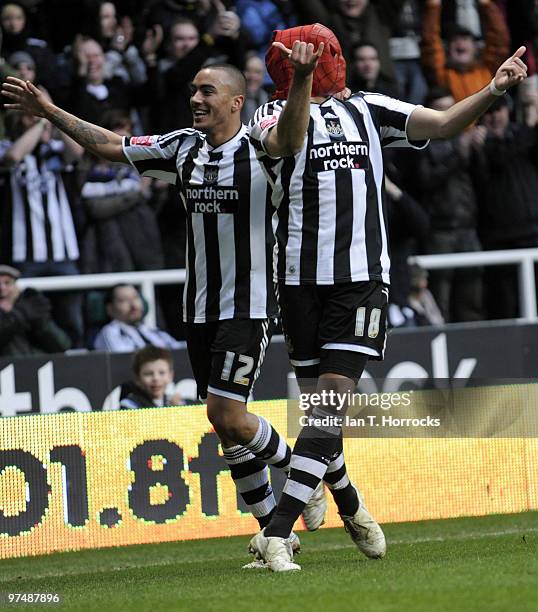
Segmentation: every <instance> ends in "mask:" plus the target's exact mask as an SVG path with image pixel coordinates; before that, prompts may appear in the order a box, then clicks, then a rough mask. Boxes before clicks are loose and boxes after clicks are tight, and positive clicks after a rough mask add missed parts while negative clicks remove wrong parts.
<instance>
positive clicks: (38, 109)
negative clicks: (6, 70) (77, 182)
mask: <svg viewBox="0 0 538 612" xmlns="http://www.w3.org/2000/svg"><path fill="white" fill-rule="evenodd" d="M2 94H3V95H4V96H5V97H6V98H9V100H11V102H10V103H9V104H5V108H7V109H13V110H18V111H22V112H25V113H28V114H30V115H35V116H36V117H44V118H45V119H48V120H49V121H50V122H51V123H52V124H53V125H55V126H56V127H57V128H58V129H59V130H61V131H62V132H64V133H65V134H67V135H68V136H70V137H71V138H72V139H73V140H74V141H75V142H78V144H79V145H81V146H82V147H84V148H85V149H86V150H87V151H90V152H91V153H93V154H94V155H98V156H99V157H103V158H104V159H107V160H109V161H113V162H125V163H128V161H127V158H126V157H125V154H124V153H123V148H122V138H121V136H119V135H118V134H115V133H114V132H111V131H110V130H105V129H104V128H102V127H99V126H98V125H94V124H92V123H88V122H87V121H83V120H82V119H79V118H78V117H75V115H71V114H70V113H68V112H66V111H64V110H63V109H61V108H59V107H58V106H56V105H55V104H53V103H52V102H51V101H50V100H48V99H47V97H46V96H45V95H44V94H43V92H42V91H41V90H40V89H38V88H37V87H36V86H35V85H33V84H32V83H30V81H22V80H21V79H18V78H16V77H7V78H6V80H5V81H4V83H3V84H2Z"/></svg>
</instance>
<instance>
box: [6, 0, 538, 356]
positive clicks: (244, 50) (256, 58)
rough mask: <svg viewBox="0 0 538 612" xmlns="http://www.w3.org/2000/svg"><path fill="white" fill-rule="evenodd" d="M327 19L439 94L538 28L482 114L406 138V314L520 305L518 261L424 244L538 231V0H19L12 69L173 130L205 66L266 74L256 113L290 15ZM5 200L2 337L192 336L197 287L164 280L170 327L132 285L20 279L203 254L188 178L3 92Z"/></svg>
mask: <svg viewBox="0 0 538 612" xmlns="http://www.w3.org/2000/svg"><path fill="white" fill-rule="evenodd" d="M316 21H317V22H321V23H323V24H325V25H327V26H329V27H330V28H332V29H333V30H334V32H335V33H336V35H337V36H338V38H339V40H340V41H341V44H342V47H343V49H344V53H345V55H346V58H347V65H348V78H347V82H348V85H349V87H350V89H351V90H352V91H358V90H368V91H374V92H378V93H382V94H386V95H390V96H394V97H398V98H400V99H402V100H406V101H409V102H412V103H415V104H425V105H427V106H430V107H432V108H436V109H445V108H448V107H449V106H450V105H452V104H454V102H455V101H458V100H461V99H462V98H464V97H466V96H468V95H470V94H471V93H473V92H475V91H477V90H478V89H480V88H482V87H483V86H485V85H487V84H488V83H489V81H490V80H491V78H492V75H493V74H494V72H495V70H496V69H497V67H498V66H499V65H500V63H501V62H502V61H504V60H505V59H506V58H507V57H508V56H509V54H510V53H512V52H514V50H515V49H517V48H518V47H519V46H520V45H522V44H524V45H526V47H527V52H526V54H525V56H524V58H523V59H524V60H525V62H526V63H527V65H528V67H529V75H530V76H529V78H528V79H527V80H526V81H525V82H524V83H522V84H521V86H520V87H519V88H518V89H517V91H515V92H514V93H513V95H511V96H508V95H507V96H504V97H502V98H499V100H498V101H497V102H496V103H495V104H494V105H493V106H492V107H491V108H490V110H489V111H488V112H487V113H486V114H485V116H484V117H483V119H482V120H481V121H480V122H479V123H478V124H476V125H474V126H472V127H470V128H469V129H468V130H466V131H465V132H464V133H463V134H461V135H460V136H457V137H455V138H452V139H450V140H444V141H438V142H432V143H431V144H430V146H429V147H428V148H426V149H424V150H423V151H410V150H408V149H407V150H405V151H403V152H402V151H397V150H394V149H391V150H390V152H389V153H388V154H387V155H386V174H387V203H386V204H387V213H388V215H389V222H390V240H391V248H392V257H393V274H392V277H393V286H392V288H391V297H390V302H391V309H390V315H389V316H390V323H391V325H392V326H394V327H399V326H418V325H428V324H437V323H443V322H460V321H477V320H482V319H497V318H511V317H515V316H517V315H518V312H519V304H518V291H517V274H516V270H515V268H514V267H510V266H505V267H501V268H498V267H495V268H485V269H469V268H467V269H460V270H447V271H439V272H435V273H431V274H430V275H429V277H428V275H427V274H426V273H425V272H424V271H421V270H420V269H416V268H415V269H414V268H410V267H409V266H408V264H407V258H408V257H409V256H410V255H412V254H419V253H426V254H427V253H453V252H461V251H480V250H493V249H512V248H525V247H538V157H537V153H538V147H537V144H538V143H537V129H538V128H537V127H536V125H537V123H538V75H537V74H536V71H537V65H536V64H537V62H536V54H535V51H536V50H537V49H538V2H536V1H535V0H518V1H510V2H508V0H143V1H142V0H116V1H115V2H103V1H96V0H78V1H77V2H73V0H14V1H10V0H4V1H2V2H1V3H0V78H2V79H4V78H5V77H6V76H8V75H15V76H20V77H21V78H24V79H29V80H30V81H32V82H33V83H35V84H36V85H38V86H39V87H40V88H42V89H43V90H44V91H46V92H47V94H48V95H49V96H50V97H51V99H52V100H53V101H54V102H55V103H57V104H58V105H59V106H61V107H62V108H65V109H66V110H68V111H70V112H72V113H74V114H75V115H77V116H80V117H82V118H83V119H85V120H88V121H90V122H93V123H97V124H99V125H102V126H104V127H107V128H108V129H110V130H112V131H115V132H117V133H118V134H121V135H140V134H160V133H165V132H168V131H172V130H175V129H178V128H183V127H190V126H191V111H190V106H189V97H190V82H191V80H192V78H193V77H194V75H195V74H196V72H197V71H198V70H199V69H200V68H201V67H203V66H205V65H209V64H211V63H215V62H222V61H226V62H229V63H231V64H233V65H235V66H237V67H238V68H239V69H240V70H242V71H244V74H245V76H246V79H247V84H248V93H247V98H246V102H245V105H244V108H243V113H242V118H243V120H244V121H245V122H248V121H249V119H250V118H251V117H252V115H253V113H254V111H255V109H256V108H257V107H258V106H260V105H261V104H263V103H265V102H266V101H267V100H268V99H270V96H271V93H272V89H271V81H270V79H269V77H268V76H267V73H266V71H265V64H264V55H265V52H266V50H267V48H268V45H269V44H270V40H271V36H272V32H273V30H275V29H282V28H287V27H292V26H295V25H298V24H304V23H313V22H316ZM0 202H1V204H0V264H1V265H0V345H1V346H0V354H25V353H28V352H35V351H36V350H41V351H57V350H65V349H66V348H69V347H74V348H81V347H86V348H96V349H100V350H134V349H137V348H140V347H141V346H144V345H145V344H155V345H157V346H160V347H162V348H174V347H176V346H179V345H180V342H178V341H180V340H182V329H181V324H180V304H181V289H180V287H179V286H178V287H165V288H162V290H160V292H159V298H160V307H159V324H160V326H161V327H162V329H149V328H147V327H146V326H144V325H143V324H142V323H141V322H142V320H143V301H142V299H141V296H140V294H139V293H138V290H137V288H135V287H132V286H131V285H122V286H120V287H118V288H115V290H114V291H111V292H109V293H108V294H107V296H103V295H101V296H100V298H99V299H100V300H101V304H100V306H97V307H96V306H95V304H94V303H93V305H92V304H91V303H89V302H91V300H89V299H88V297H87V296H83V295H82V294H81V293H77V292H62V293H51V294H50V296H49V298H46V297H44V296H42V295H41V294H39V293H37V292H32V291H28V290H27V291H25V292H22V293H20V292H18V291H17V290H16V281H17V278H18V277H19V275H20V276H25V277H37V276H50V275H72V274H79V273H102V272H126V271H140V270H156V269H163V268H183V267H184V266H185V228H184V225H185V224H184V211H183V208H182V206H181V205H180V204H179V201H178V199H177V195H176V193H175V191H174V189H172V188H170V187H169V186H168V185H167V184H165V183H161V182H159V181H157V180H153V179H150V180H146V179H141V178H140V177H139V176H138V175H137V174H136V172H134V170H130V169H129V168H128V167H126V166H124V165H115V164H111V163H108V162H104V161H103V160H100V159H96V158H93V157H91V156H89V155H88V154H85V153H84V152H83V150H82V148H81V147H80V146H79V145H77V144H76V143H75V142H74V141H72V140H71V139H70V138H68V137H67V136H65V135H63V134H62V133H61V132H60V131H58V130H56V129H53V128H52V126H51V124H50V123H49V122H48V121H47V120H45V119H36V118H34V117H32V116H27V115H24V114H20V113H17V112H15V111H6V110H5V109H3V108H2V109H1V110H0ZM99 299H98V301H99ZM99 308H100V310H101V312H102V313H103V319H102V320H100V319H99V317H98V316H96V315H95V311H96V309H97V310H99ZM106 315H108V318H107V316H106ZM107 321H108V322H109V323H108V325H107V326H106V327H105V328H104V329H102V330H100V329H99V327H100V326H102V325H103V324H104V323H106V322H107ZM164 330H166V331H164ZM6 338H7V339H8V340H6ZM8 344H9V346H10V347H11V348H10V349H7V348H6V346H8ZM5 351H8V353H6V352H5Z"/></svg>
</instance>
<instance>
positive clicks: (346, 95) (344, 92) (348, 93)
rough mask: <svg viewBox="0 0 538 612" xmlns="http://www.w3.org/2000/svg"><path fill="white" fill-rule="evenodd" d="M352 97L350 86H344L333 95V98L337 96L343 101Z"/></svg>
mask: <svg viewBox="0 0 538 612" xmlns="http://www.w3.org/2000/svg"><path fill="white" fill-rule="evenodd" d="M350 97H351V89H349V87H344V89H342V91H339V92H338V93H335V94H334V95H333V98H336V99H337V100H340V101H341V102H343V101H344V100H347V99H348V98H350Z"/></svg>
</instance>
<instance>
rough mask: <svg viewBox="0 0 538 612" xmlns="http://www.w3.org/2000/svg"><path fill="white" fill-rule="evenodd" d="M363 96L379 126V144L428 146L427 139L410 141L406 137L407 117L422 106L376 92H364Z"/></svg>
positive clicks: (384, 145)
mask: <svg viewBox="0 0 538 612" xmlns="http://www.w3.org/2000/svg"><path fill="white" fill-rule="evenodd" d="M363 97H364V101H365V102H366V104H367V105H368V108H369V109H370V112H371V113H372V115H373V117H374V120H375V122H376V124H377V125H378V126H379V135H380V139H381V146H383V147H411V148H413V149H424V148H425V147H427V146H428V143H429V140H418V141H417V140H415V141H412V140H409V138H408V137H407V126H408V122H409V117H411V115H412V113H413V111H415V110H416V109H417V108H422V107H421V106H417V105H415V104H409V103H408V102H402V101H401V100H396V99H395V98H389V97H388V96H384V95H382V94H376V93H364V94H363Z"/></svg>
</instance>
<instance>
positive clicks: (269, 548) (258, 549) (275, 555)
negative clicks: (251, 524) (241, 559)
mask: <svg viewBox="0 0 538 612" xmlns="http://www.w3.org/2000/svg"><path fill="white" fill-rule="evenodd" d="M263 531H264V530H263V529H262V530H261V531H259V532H258V533H257V534H256V535H255V536H254V537H253V538H252V540H250V544H249V547H248V549H249V552H251V553H253V554H254V555H255V556H256V557H257V558H260V559H263V560H264V561H265V563H266V564H267V567H268V569H270V570H271V571H273V572H291V571H298V570H300V569H301V566H300V565H297V563H294V562H293V550H292V542H291V541H290V539H291V538H277V537H270V538H267V537H265V535H264V533H263Z"/></svg>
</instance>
